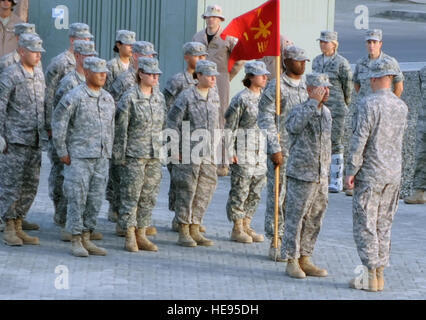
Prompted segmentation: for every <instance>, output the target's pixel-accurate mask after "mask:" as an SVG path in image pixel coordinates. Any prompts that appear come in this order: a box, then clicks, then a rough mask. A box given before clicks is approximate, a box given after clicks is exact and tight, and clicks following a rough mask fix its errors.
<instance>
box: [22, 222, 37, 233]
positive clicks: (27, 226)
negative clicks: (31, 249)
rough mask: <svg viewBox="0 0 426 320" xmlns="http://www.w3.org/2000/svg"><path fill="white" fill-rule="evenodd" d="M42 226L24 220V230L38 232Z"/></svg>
mask: <svg viewBox="0 0 426 320" xmlns="http://www.w3.org/2000/svg"><path fill="white" fill-rule="evenodd" d="M38 229H40V226H39V225H38V224H37V223H32V222H29V221H27V220H22V230H28V231H31V230H38Z"/></svg>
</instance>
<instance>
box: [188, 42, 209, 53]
mask: <svg viewBox="0 0 426 320" xmlns="http://www.w3.org/2000/svg"><path fill="white" fill-rule="evenodd" d="M183 54H184V55H187V54H188V55H190V56H207V55H208V53H207V48H206V46H205V45H204V44H202V43H201V42H187V43H185V44H184V45H183Z"/></svg>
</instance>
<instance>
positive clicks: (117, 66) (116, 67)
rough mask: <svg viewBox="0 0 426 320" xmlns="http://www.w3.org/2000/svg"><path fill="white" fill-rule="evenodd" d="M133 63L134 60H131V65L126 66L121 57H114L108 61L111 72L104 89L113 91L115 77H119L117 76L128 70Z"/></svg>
mask: <svg viewBox="0 0 426 320" xmlns="http://www.w3.org/2000/svg"><path fill="white" fill-rule="evenodd" d="M131 64H132V61H131V60H130V62H129V65H128V66H127V67H126V66H125V65H124V64H123V62H121V60H120V57H115V58H114V59H112V60H110V61H108V63H107V68H108V70H109V72H108V78H107V82H106V84H105V86H104V89H105V90H107V91H111V85H112V84H113V82H114V81H115V79H117V77H118V76H119V75H120V74H122V73H123V72H126V71H127V70H128V69H129V67H130V66H131Z"/></svg>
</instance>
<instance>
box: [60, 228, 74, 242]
mask: <svg viewBox="0 0 426 320" xmlns="http://www.w3.org/2000/svg"><path fill="white" fill-rule="evenodd" d="M61 240H62V241H65V242H69V241H72V234H71V233H69V232H67V231H66V230H65V228H61Z"/></svg>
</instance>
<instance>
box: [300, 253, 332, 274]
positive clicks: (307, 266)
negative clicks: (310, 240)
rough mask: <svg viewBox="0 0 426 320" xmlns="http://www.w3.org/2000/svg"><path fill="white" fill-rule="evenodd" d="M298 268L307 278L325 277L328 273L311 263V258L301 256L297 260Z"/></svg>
mask: <svg viewBox="0 0 426 320" xmlns="http://www.w3.org/2000/svg"><path fill="white" fill-rule="evenodd" d="M299 265H300V268H301V269H302V270H303V272H304V273H305V274H306V275H307V276H311V277H326V276H328V272H327V270H325V269H321V268H318V267H317V266H316V265H314V264H313V263H312V261H311V258H310V257H308V256H302V257H301V258H300V259H299Z"/></svg>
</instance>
